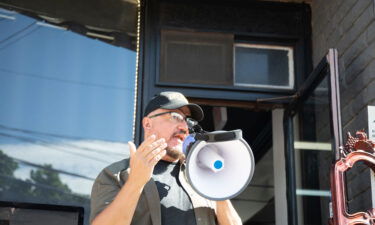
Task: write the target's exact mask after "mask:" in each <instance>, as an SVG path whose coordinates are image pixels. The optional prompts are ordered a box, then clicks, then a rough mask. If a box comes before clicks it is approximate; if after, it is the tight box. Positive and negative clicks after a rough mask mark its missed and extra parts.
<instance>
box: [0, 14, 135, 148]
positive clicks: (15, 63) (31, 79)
mask: <svg viewBox="0 0 375 225" xmlns="http://www.w3.org/2000/svg"><path fill="white" fill-rule="evenodd" d="M0 14H3V15H8V16H9V17H13V18H14V19H5V18H0V19H2V20H1V21H0V30H1V31H2V32H0V108H1V110H0V124H1V125H5V126H9V127H14V128H22V129H28V130H36V131H43V132H49V133H53V134H62V135H68V136H76V137H82V138H85V139H101V140H108V141H126V140H130V139H131V138H132V133H131V131H132V124H133V102H134V77H135V57H136V53H135V52H132V51H130V50H127V49H125V48H120V47H114V46H111V45H109V44H107V43H104V42H101V41H98V40H94V39H90V38H87V37H84V36H81V35H78V34H75V33H73V32H70V31H66V30H60V29H56V28H52V27H49V26H44V25H41V24H42V23H39V22H37V21H36V20H34V19H31V18H28V17H26V16H23V15H19V14H14V13H11V12H8V13H7V11H0ZM4 31H5V32H4Z"/></svg>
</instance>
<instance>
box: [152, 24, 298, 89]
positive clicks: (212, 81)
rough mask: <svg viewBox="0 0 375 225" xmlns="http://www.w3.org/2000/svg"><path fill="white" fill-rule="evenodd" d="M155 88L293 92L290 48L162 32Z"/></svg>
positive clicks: (209, 35) (230, 36) (229, 37)
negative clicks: (174, 86) (188, 87)
mask: <svg viewBox="0 0 375 225" xmlns="http://www.w3.org/2000/svg"><path fill="white" fill-rule="evenodd" d="M158 84H160V85H163V84H166V85H170V84H173V85H177V86H204V87H206V88H210V87H212V88H215V87H220V88H231V89H233V88H234V87H235V88H236V89H244V90H249V89H250V88H251V89H254V88H256V89H258V90H259V89H261V90H266V91H269V90H275V89H281V90H292V89H293V88H294V62H293V48H292V47H287V46H277V45H259V44H251V43H235V42H234V35H233V34H225V33H214V32H211V33H209V32H192V31H176V30H163V29H162V30H161V52H160V73H159V79H158Z"/></svg>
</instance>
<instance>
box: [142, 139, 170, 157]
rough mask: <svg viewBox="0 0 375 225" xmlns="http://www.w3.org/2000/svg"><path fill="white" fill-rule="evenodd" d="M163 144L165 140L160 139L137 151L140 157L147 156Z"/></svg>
mask: <svg viewBox="0 0 375 225" xmlns="http://www.w3.org/2000/svg"><path fill="white" fill-rule="evenodd" d="M163 144H165V139H164V138H160V139H159V140H156V141H154V142H152V143H150V144H148V145H144V146H142V148H139V149H140V152H141V154H142V155H144V156H147V155H148V154H149V153H150V152H152V151H153V150H155V149H156V148H159V147H160V146H162V145H163Z"/></svg>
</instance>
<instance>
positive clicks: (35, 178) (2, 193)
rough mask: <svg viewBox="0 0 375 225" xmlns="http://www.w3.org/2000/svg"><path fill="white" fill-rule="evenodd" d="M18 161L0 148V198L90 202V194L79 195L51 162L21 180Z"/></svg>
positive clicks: (50, 201) (54, 201) (46, 201)
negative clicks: (63, 180)
mask: <svg viewBox="0 0 375 225" xmlns="http://www.w3.org/2000/svg"><path fill="white" fill-rule="evenodd" d="M18 168H19V165H18V162H17V161H15V160H14V159H13V158H11V157H9V156H8V155H6V154H4V153H3V151H1V150H0V198H1V199H3V200H17V199H21V200H22V201H24V200H28V201H33V202H34V201H36V202H40V201H42V202H44V203H57V202H60V203H72V202H75V203H80V204H88V203H89V196H86V195H77V194H74V193H73V192H72V190H71V189H70V188H69V186H68V185H67V184H64V183H63V182H62V181H61V179H60V176H59V173H58V172H56V171H55V170H54V169H53V167H52V165H51V164H45V165H43V166H42V168H38V169H35V170H31V171H30V178H29V179H26V180H21V179H18V178H16V177H15V175H14V172H15V171H16V170H17V169H18Z"/></svg>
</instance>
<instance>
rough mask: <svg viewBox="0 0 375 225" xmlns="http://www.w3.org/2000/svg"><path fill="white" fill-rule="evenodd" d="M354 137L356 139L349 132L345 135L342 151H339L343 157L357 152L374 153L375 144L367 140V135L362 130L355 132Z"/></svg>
mask: <svg viewBox="0 0 375 225" xmlns="http://www.w3.org/2000/svg"><path fill="white" fill-rule="evenodd" d="M355 136H356V137H353V136H352V135H351V134H350V132H348V133H347V141H346V144H345V146H344V148H343V151H341V154H342V156H343V157H346V156H347V155H348V154H349V153H351V152H354V151H357V150H363V151H366V152H369V153H374V148H375V143H374V142H373V141H371V140H369V139H368V138H367V134H366V133H365V131H364V130H359V131H357V132H356V133H355Z"/></svg>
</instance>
